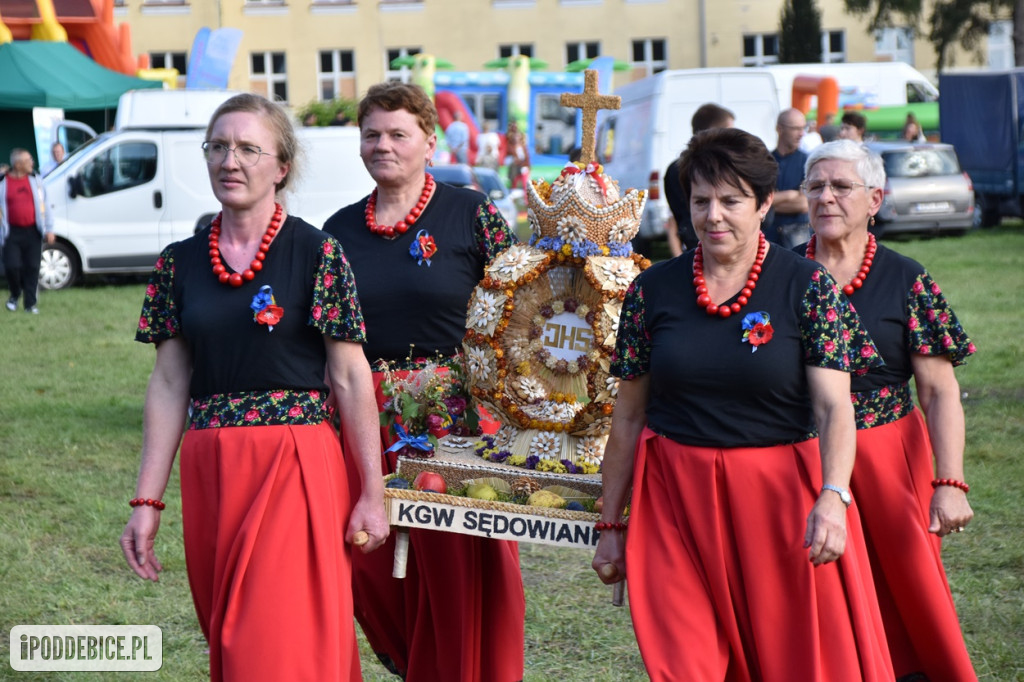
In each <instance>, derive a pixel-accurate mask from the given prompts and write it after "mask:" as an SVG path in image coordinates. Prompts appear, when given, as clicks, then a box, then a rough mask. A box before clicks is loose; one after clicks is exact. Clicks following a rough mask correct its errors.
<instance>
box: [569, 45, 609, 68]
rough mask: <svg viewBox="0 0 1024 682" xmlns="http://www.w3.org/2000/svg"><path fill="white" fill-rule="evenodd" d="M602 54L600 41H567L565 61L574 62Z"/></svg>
mask: <svg viewBox="0 0 1024 682" xmlns="http://www.w3.org/2000/svg"><path fill="white" fill-rule="evenodd" d="M600 55H601V44H600V43H566V44H565V63H566V64H572V63H573V62H576V61H579V60H581V59H593V58H594V57H598V56H600Z"/></svg>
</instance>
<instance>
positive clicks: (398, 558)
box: [391, 528, 409, 578]
mask: <svg viewBox="0 0 1024 682" xmlns="http://www.w3.org/2000/svg"><path fill="white" fill-rule="evenodd" d="M408 560H409V531H408V530H406V529H404V528H403V529H400V530H399V531H398V533H397V534H396V535H395V563H394V565H393V566H392V567H391V577H392V578H404V577H405V567H406V563H407V562H408Z"/></svg>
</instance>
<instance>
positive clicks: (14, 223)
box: [0, 149, 55, 315]
mask: <svg viewBox="0 0 1024 682" xmlns="http://www.w3.org/2000/svg"><path fill="white" fill-rule="evenodd" d="M33 167H34V161H33V160H32V155H31V154H29V153H28V151H27V150H25V149H14V150H13V151H12V152H11V170H10V171H8V173H7V175H6V176H5V177H4V179H3V181H0V246H2V247H3V252H4V268H5V269H6V270H7V285H8V287H10V290H11V296H10V298H8V299H7V309H8V310H10V311H11V312H14V311H15V310H17V309H18V299H19V298H20V297H21V296H22V295H24V298H25V312H27V313H33V314H36V315H38V314H39V308H38V307H36V300H37V299H36V296H37V290H38V288H39V260H40V258H41V257H42V252H43V238H44V236H45V239H46V243H47V244H52V243H53V242H54V239H55V236H54V234H53V216H52V215H51V214H50V212H49V211H48V210H47V206H46V193H45V190H44V189H43V182H42V180H40V179H39V176H37V175H35V174H34V173H33V172H32V170H33Z"/></svg>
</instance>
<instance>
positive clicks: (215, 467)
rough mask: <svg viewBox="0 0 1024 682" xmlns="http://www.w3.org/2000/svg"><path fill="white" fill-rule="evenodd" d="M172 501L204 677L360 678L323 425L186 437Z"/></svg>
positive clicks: (340, 517) (340, 498) (342, 494)
mask: <svg viewBox="0 0 1024 682" xmlns="http://www.w3.org/2000/svg"><path fill="white" fill-rule="evenodd" d="M181 502H182V516H183V519H184V537H185V559H186V563H187V566H188V577H189V584H190V585H191V587H192V598H193V601H194V602H195V608H196V613H197V614H198V616H199V624H200V626H201V627H202V629H203V634H204V635H205V636H206V639H207V641H208V642H209V644H210V679H211V680H214V681H219V680H227V681H231V680H245V681H246V682H253V681H256V682H259V681H264V680H265V681H266V682H280V680H289V682H291V681H294V680H309V681H310V682H313V681H316V682H322V681H323V680H332V681H339V682H340V681H343V680H360V679H362V676H361V673H360V668H359V652H358V647H357V645H356V638H355V629H354V626H353V623H352V594H351V588H350V586H351V566H350V557H349V549H348V547H347V546H346V545H345V543H344V540H343V538H344V533H345V528H346V524H347V522H348V514H349V510H350V508H351V503H350V501H349V493H348V485H347V483H346V476H345V465H344V464H343V463H342V453H341V449H340V447H339V444H338V438H337V435H336V434H335V432H334V430H333V429H332V428H331V426H330V425H329V424H326V423H325V424H319V425H315V426H259V427H225V428H215V429H203V430H190V431H187V432H186V433H185V440H184V442H183V443H182V446H181Z"/></svg>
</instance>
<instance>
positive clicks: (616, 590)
mask: <svg viewBox="0 0 1024 682" xmlns="http://www.w3.org/2000/svg"><path fill="white" fill-rule="evenodd" d="M598 574H599V575H600V576H601V577H602V578H604V579H605V580H614V579H615V578H616V577H618V575H619V569H618V568H617V567H616V566H615V564H612V563H608V564H605V565H604V566H602V567H601V570H600V571H598ZM625 594H626V581H625V580H620V581H619V582H617V583H615V584H614V585H612V606H622V604H623V602H624V601H625Z"/></svg>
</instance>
